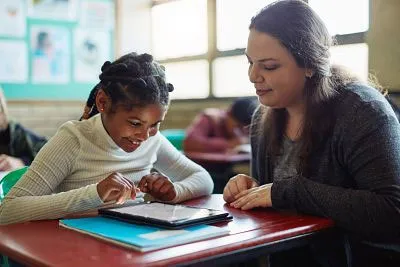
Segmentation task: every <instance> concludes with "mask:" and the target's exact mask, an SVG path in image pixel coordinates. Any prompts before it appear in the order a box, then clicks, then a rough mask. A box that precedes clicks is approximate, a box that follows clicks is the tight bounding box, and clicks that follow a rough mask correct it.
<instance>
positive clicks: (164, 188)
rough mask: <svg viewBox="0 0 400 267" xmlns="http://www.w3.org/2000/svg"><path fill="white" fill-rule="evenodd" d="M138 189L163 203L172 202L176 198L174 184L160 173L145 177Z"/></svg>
mask: <svg viewBox="0 0 400 267" xmlns="http://www.w3.org/2000/svg"><path fill="white" fill-rule="evenodd" d="M138 187H139V188H140V190H141V191H142V192H144V193H149V194H150V195H152V196H153V197H155V198H156V199H159V200H162V201H171V200H173V199H174V198H175V197H176V190H175V187H174V184H173V183H172V182H171V180H170V179H168V177H165V176H164V175H162V174H160V173H158V172H153V173H150V174H148V175H145V176H143V177H142V179H141V180H140V182H139V184H138Z"/></svg>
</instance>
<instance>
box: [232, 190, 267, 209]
mask: <svg viewBox="0 0 400 267" xmlns="http://www.w3.org/2000/svg"><path fill="white" fill-rule="evenodd" d="M271 187H272V183H270V184H265V185H262V186H258V187H254V188H251V189H248V190H245V191H242V192H241V193H239V194H237V195H236V196H235V199H236V200H235V201H233V202H232V203H231V204H230V205H231V207H234V208H237V209H242V210H249V209H252V208H256V207H271V206H272V201H271Z"/></svg>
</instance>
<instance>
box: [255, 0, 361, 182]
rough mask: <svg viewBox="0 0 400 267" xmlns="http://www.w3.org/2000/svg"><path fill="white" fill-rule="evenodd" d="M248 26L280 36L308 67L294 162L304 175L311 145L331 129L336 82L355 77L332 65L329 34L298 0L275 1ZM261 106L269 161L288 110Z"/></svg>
mask: <svg viewBox="0 0 400 267" xmlns="http://www.w3.org/2000/svg"><path fill="white" fill-rule="evenodd" d="M249 28H250V29H255V30H257V31H259V32H263V33H266V34H268V35H270V36H272V37H274V38H276V39H277V40H279V41H280V43H281V44H282V45H283V46H284V47H285V48H286V49H287V50H288V51H289V52H290V53H291V54H292V55H293V57H294V58H295V60H296V63H297V65H298V66H299V67H301V68H307V69H311V70H312V71H313V75H312V76H311V77H310V78H307V79H306V82H305V87H304V94H305V101H306V105H305V106H306V110H305V116H304V120H303V130H302V133H301V138H300V152H299V153H300V155H299V157H300V159H299V165H298V172H299V173H301V174H303V175H306V176H307V175H309V161H310V157H311V153H312V151H317V150H319V149H321V148H322V146H323V144H324V143H325V140H326V138H327V136H328V134H329V133H330V132H331V130H332V127H333V123H334V120H335V118H334V117H333V116H334V115H333V112H332V106H333V105H334V102H335V99H336V96H337V95H338V93H339V91H340V90H341V88H343V87H344V86H345V85H346V84H348V83H350V82H354V81H357V79H356V78H355V77H353V76H351V75H350V74H349V73H347V72H346V71H344V70H342V69H340V68H339V67H334V66H332V65H331V63H330V54H329V48H330V47H331V45H332V44H333V40H332V38H331V36H330V34H329V32H328V30H327V28H326V27H325V25H324V23H323V22H322V20H321V19H320V17H319V16H318V15H317V14H316V13H315V12H314V11H313V10H312V9H311V8H310V7H309V6H308V5H307V4H306V3H304V2H303V1H300V0H283V1H277V2H274V3H272V4H270V5H268V6H266V7H265V8H263V9H262V10H261V11H260V12H259V13H258V14H256V16H254V17H253V18H252V19H251V23H250V27H249ZM263 112H264V113H263V115H262V116H263V118H262V120H261V121H262V122H263V123H262V124H263V126H262V127H261V128H259V130H260V131H261V132H264V134H265V138H266V139H267V145H268V151H267V153H268V155H269V156H270V158H271V160H272V161H273V160H274V157H275V156H276V155H278V154H279V152H280V147H281V143H282V138H283V135H284V131H285V128H286V124H287V112H286V109H272V108H263ZM260 126H261V125H260Z"/></svg>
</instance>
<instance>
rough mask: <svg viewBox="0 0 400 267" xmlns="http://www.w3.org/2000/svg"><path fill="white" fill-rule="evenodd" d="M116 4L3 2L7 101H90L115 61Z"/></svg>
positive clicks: (1, 67)
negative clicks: (109, 63) (100, 77)
mask: <svg viewBox="0 0 400 267" xmlns="http://www.w3.org/2000/svg"><path fill="white" fill-rule="evenodd" d="M114 5H115V4H114V1H113V0H1V1H0V16H1V23H0V59H1V60H0V86H1V87H2V88H3V91H4V93H5V96H6V98H7V100H86V98H87V96H88V94H89V92H90V90H91V89H92V88H93V86H94V85H95V84H97V83H98V75H99V74H100V68H101V66H102V64H103V63H104V61H106V60H113V58H114V42H113V40H114V32H115V30H114V27H115V25H114V24H115V6H114Z"/></svg>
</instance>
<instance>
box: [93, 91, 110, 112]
mask: <svg viewBox="0 0 400 267" xmlns="http://www.w3.org/2000/svg"><path fill="white" fill-rule="evenodd" d="M110 105H111V102H110V98H109V97H108V96H107V94H106V93H105V92H104V91H103V90H101V89H100V90H99V91H98V92H97V94H96V107H97V110H98V111H99V112H100V113H103V112H104V111H107V110H108V108H109V106H110Z"/></svg>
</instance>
